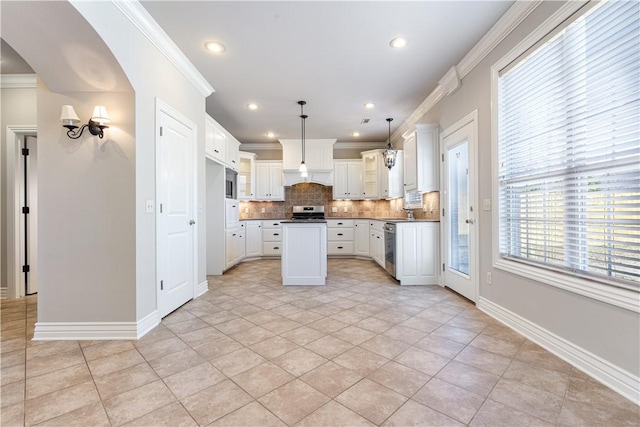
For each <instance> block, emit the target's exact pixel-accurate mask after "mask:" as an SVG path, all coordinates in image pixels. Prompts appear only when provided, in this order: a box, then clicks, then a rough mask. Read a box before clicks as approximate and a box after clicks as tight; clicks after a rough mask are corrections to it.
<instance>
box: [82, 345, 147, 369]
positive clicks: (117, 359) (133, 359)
mask: <svg viewBox="0 0 640 427" xmlns="http://www.w3.org/2000/svg"><path fill="white" fill-rule="evenodd" d="M141 363H145V360H144V358H143V357H142V356H141V355H140V353H139V352H138V350H136V349H133V350H128V351H123V352H122V353H116V354H113V355H111V356H107V357H101V358H100V359H95V360H91V361H89V362H87V364H88V365H89V370H90V371H91V374H93V375H95V376H102V375H107V374H110V373H112V372H117V371H121V370H123V369H126V368H130V367H132V366H135V365H139V364H141Z"/></svg>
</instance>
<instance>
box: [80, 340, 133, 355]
mask: <svg viewBox="0 0 640 427" xmlns="http://www.w3.org/2000/svg"><path fill="white" fill-rule="evenodd" d="M133 349H135V347H134V346H133V343H132V342H131V341H103V342H100V343H96V344H94V345H91V346H88V347H82V353H84V358H85V359H86V360H96V359H99V358H101V357H107V356H111V355H113V354H117V353H122V352H123V351H127V350H133Z"/></svg>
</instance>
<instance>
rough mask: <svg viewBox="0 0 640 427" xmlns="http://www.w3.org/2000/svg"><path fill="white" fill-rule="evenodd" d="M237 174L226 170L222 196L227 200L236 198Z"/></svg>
mask: <svg viewBox="0 0 640 427" xmlns="http://www.w3.org/2000/svg"><path fill="white" fill-rule="evenodd" d="M237 179H238V173H237V172H236V171H234V170H232V169H226V171H225V179H224V196H225V197H226V198H227V199H236V198H237V193H236V192H237Z"/></svg>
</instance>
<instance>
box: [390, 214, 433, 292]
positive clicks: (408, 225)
mask: <svg viewBox="0 0 640 427" xmlns="http://www.w3.org/2000/svg"><path fill="white" fill-rule="evenodd" d="M439 253H440V223H438V222H423V221H415V222H401V223H397V224H396V279H397V280H399V281H400V284H401V285H437V284H438V277H439V274H440V269H439V266H440V257H439Z"/></svg>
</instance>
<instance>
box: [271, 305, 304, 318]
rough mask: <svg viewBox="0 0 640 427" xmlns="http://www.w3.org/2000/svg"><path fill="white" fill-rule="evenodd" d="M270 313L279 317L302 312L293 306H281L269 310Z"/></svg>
mask: <svg viewBox="0 0 640 427" xmlns="http://www.w3.org/2000/svg"><path fill="white" fill-rule="evenodd" d="M269 311H270V312H271V313H275V314H277V315H279V316H288V315H290V314H293V313H299V312H301V311H302V309H301V308H300V307H296V306H295V305H292V304H283V305H281V306H278V307H276V308H272V309H271V310H269ZM271 320H276V319H271Z"/></svg>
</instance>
